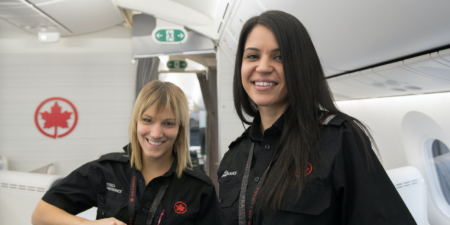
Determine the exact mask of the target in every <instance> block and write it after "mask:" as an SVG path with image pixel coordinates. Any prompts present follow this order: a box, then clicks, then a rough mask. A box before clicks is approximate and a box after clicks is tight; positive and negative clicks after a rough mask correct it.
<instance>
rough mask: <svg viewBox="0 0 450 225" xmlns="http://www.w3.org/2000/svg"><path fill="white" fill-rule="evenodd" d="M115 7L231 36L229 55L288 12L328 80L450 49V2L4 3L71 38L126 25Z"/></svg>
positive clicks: (19, 20)
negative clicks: (243, 35) (257, 19)
mask: <svg viewBox="0 0 450 225" xmlns="http://www.w3.org/2000/svg"><path fill="white" fill-rule="evenodd" d="M20 4H22V5H20ZM33 4H34V7H35V8H36V10H35V9H33V8H30V5H32V6H33ZM117 6H118V7H119V8H124V9H132V10H136V11H139V12H143V13H146V14H150V15H153V16H156V17H158V18H161V19H164V20H167V21H170V22H173V23H177V24H180V25H184V26H186V27H187V28H189V29H191V30H194V31H196V32H198V33H201V34H203V35H205V36H208V37H209V38H211V39H213V40H218V41H219V44H220V45H222V47H223V43H222V42H221V41H222V40H223V38H224V37H225V36H226V35H228V36H230V39H231V40H230V42H229V45H230V49H231V52H233V51H234V50H235V48H236V44H237V43H236V39H237V37H238V35H239V31H240V28H241V26H242V23H243V22H245V21H246V19H248V18H249V17H250V16H253V14H254V13H255V12H262V11H265V10H272V9H275V10H282V11H286V12H288V13H291V14H292V15H294V16H296V17H297V18H298V19H299V20H300V21H302V23H303V24H304V25H305V26H306V28H307V29H308V31H309V33H310V34H311V37H312V39H313V42H314V44H315V46H316V49H317V52H318V54H319V56H320V58H321V60H322V65H323V68H324V70H325V73H326V75H327V76H332V75H337V74H343V73H346V72H348V71H356V70H360V69H365V68H370V67H373V66H374V65H380V64H385V63H386V62H393V61H395V60H397V59H404V58H407V57H408V56H411V55H418V53H422V52H429V51H431V50H434V49H439V48H442V47H443V46H449V45H450V13H448V9H450V1H409V0H379V1H326V2H324V1H306V0H276V1H273V0H190V1H186V0H28V1H25V0H2V1H0V18H2V19H4V20H6V21H9V22H10V23H13V24H15V25H16V26H18V27H20V28H21V29H22V30H27V29H28V31H29V32H30V30H33V29H35V30H36V29H40V27H39V26H40V25H39V24H37V22H36V21H38V22H39V21H40V22H39V23H42V26H44V27H47V29H57V30H60V32H61V34H62V35H63V36H64V35H68V36H70V35H75V34H79V33H86V32H94V31H97V30H100V29H104V28H107V27H110V26H114V25H117V24H122V23H123V21H124V18H123V15H122V14H121V12H120V10H119V8H118V7H117ZM105 10H106V11H105ZM39 11H40V12H41V13H40V14H41V15H37V14H39ZM37 17H39V19H37ZM242 18H243V19H242ZM26 23H30V24H31V25H30V24H26ZM33 23H36V24H34V25H33ZM30 33H33V32H30ZM233 39H234V40H233ZM233 42H234V43H233ZM231 56H232V54H231Z"/></svg>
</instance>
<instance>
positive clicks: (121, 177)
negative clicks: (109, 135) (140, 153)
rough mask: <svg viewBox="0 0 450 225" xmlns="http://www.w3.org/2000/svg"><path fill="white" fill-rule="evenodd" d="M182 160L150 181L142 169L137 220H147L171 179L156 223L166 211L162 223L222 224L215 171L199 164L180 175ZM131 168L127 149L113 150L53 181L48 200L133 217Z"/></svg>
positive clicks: (61, 205) (79, 209)
mask: <svg viewBox="0 0 450 225" xmlns="http://www.w3.org/2000/svg"><path fill="white" fill-rule="evenodd" d="M176 164H177V162H176V157H175V160H174V162H173V164H172V166H171V168H170V169H169V170H168V171H167V172H166V173H165V174H164V175H163V176H160V177H157V178H154V179H153V180H152V181H150V182H149V183H148V185H145V180H144V177H143V175H142V173H141V172H140V171H138V170H136V179H137V201H136V206H135V220H134V221H135V222H134V224H135V225H140V224H145V223H146V220H147V215H148V212H149V208H150V206H151V204H152V202H153V200H154V199H155V197H156V194H157V193H158V190H159V189H160V187H161V186H162V184H163V182H164V180H165V179H170V180H171V181H170V184H169V187H168V188H167V190H166V192H165V194H164V197H163V198H162V200H161V203H160V204H159V206H158V208H157V210H156V213H155V216H154V219H153V222H152V224H155V225H156V224H158V221H159V218H160V217H161V215H162V218H161V223H160V224H161V225H163V224H198V225H210V224H219V223H220V220H219V206H218V204H219V202H218V200H217V196H216V192H215V189H214V186H213V184H212V182H211V180H210V179H209V177H207V176H206V174H204V173H203V172H201V171H199V170H189V169H186V170H185V171H184V172H183V174H182V175H181V177H180V178H178V177H177V176H176V173H175V169H176ZM131 172H132V168H131V167H130V162H129V159H128V155H127V154H126V153H110V154H107V155H104V156H102V157H101V158H100V159H99V160H95V161H92V162H89V163H87V164H85V165H83V166H81V167H80V168H78V169H76V170H75V171H73V172H72V173H71V174H69V175H68V176H67V177H66V178H64V179H63V180H62V181H61V182H59V183H58V184H56V185H55V186H54V187H52V188H51V189H50V190H49V191H48V192H47V193H46V194H45V195H44V197H43V198H42V200H44V201H45V202H47V203H49V204H52V205H54V206H56V207H58V208H61V209H63V210H65V211H66V212H68V213H70V214H74V215H75V214H78V213H80V212H82V211H84V210H87V209H89V208H91V207H94V206H95V207H97V208H98V210H97V219H102V218H110V217H114V218H116V219H118V220H120V221H123V222H124V223H127V221H128V218H129V216H128V198H129V191H130V183H131ZM163 211H164V214H162V212H163ZM127 224H128V223H127Z"/></svg>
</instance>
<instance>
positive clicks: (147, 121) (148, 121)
mask: <svg viewBox="0 0 450 225" xmlns="http://www.w3.org/2000/svg"><path fill="white" fill-rule="evenodd" d="M142 121H144V122H146V123H150V122H152V120H151V119H142Z"/></svg>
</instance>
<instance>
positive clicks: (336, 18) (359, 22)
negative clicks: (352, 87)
mask: <svg viewBox="0 0 450 225" xmlns="http://www.w3.org/2000/svg"><path fill="white" fill-rule="evenodd" d="M260 1H261V2H262V4H263V5H264V6H265V7H266V8H267V9H268V10H270V9H277V10H282V11H285V12H288V13H290V14H292V15H294V16H296V17H297V18H298V19H299V20H300V21H301V22H302V23H303V24H304V25H305V27H306V28H307V29H308V32H309V33H310V35H311V37H312V39H313V42H314V44H315V46H316V49H317V51H318V54H319V56H320V58H321V59H322V61H323V62H324V63H325V64H327V65H329V66H330V67H332V68H335V69H337V70H340V71H349V70H356V69H360V68H364V67H368V66H370V65H375V64H379V63H383V62H386V61H389V60H394V59H396V58H402V57H405V56H408V55H411V54H415V53H418V52H422V51H427V50H430V49H434V48H437V47H440V46H445V45H448V44H450V13H448V9H450V1H407V0H394V1H392V0H380V1H298V0H277V1H273V0H260ZM334 74H335V73H334V72H333V71H329V72H327V75H334Z"/></svg>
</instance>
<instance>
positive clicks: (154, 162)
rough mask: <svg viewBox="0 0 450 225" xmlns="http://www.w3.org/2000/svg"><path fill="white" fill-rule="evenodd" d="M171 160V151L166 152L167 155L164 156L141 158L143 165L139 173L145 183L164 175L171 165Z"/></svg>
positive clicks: (172, 158)
mask: <svg viewBox="0 0 450 225" xmlns="http://www.w3.org/2000/svg"><path fill="white" fill-rule="evenodd" d="M173 160H174V157H173V155H172V153H170V154H168V156H166V157H162V158H159V159H152V158H144V159H142V161H143V163H142V164H143V167H142V170H141V173H142V175H143V176H144V179H145V184H146V185H147V184H148V183H149V182H150V181H151V180H153V179H154V178H156V177H160V176H162V175H164V174H165V173H166V172H167V171H168V170H169V169H170V167H171V166H172V163H173Z"/></svg>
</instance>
